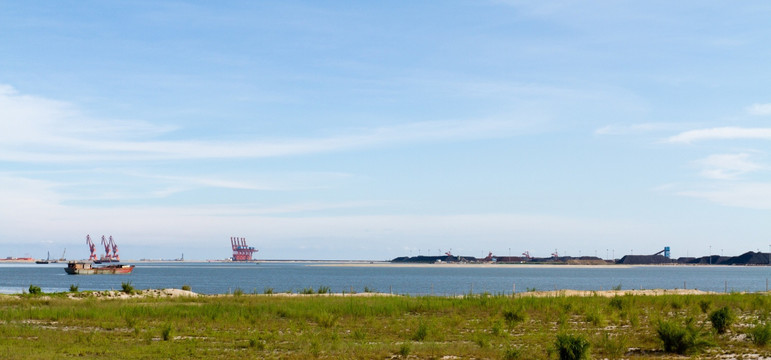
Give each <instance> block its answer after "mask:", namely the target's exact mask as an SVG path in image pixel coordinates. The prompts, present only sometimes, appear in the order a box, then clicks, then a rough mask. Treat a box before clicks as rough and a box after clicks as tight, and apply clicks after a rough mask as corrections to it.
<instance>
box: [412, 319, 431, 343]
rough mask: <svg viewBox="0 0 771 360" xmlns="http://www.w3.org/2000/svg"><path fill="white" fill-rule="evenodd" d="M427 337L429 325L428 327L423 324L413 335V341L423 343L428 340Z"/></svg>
mask: <svg viewBox="0 0 771 360" xmlns="http://www.w3.org/2000/svg"><path fill="white" fill-rule="evenodd" d="M426 336H428V325H426V323H424V322H421V323H420V324H419V325H418V328H417V329H416V330H415V333H414V334H412V340H414V341H423V340H425V339H426Z"/></svg>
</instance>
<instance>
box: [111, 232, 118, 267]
mask: <svg viewBox="0 0 771 360" xmlns="http://www.w3.org/2000/svg"><path fill="white" fill-rule="evenodd" d="M110 247H111V248H112V260H113V261H120V256H119V255H118V244H116V243H115V241H113V239H112V235H110Z"/></svg>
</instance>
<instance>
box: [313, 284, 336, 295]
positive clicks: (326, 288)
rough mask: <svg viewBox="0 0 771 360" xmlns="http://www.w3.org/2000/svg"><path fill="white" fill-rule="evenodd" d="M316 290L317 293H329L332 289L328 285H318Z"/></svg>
mask: <svg viewBox="0 0 771 360" xmlns="http://www.w3.org/2000/svg"><path fill="white" fill-rule="evenodd" d="M316 292H317V293H319V294H329V293H330V292H332V290H331V289H330V288H329V286H319V290H318V291H316Z"/></svg>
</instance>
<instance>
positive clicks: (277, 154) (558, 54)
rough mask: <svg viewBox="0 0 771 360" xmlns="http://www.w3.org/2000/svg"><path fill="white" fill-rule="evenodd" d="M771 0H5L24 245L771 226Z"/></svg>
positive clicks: (5, 228)
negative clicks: (770, 22) (102, 239)
mask: <svg viewBox="0 0 771 360" xmlns="http://www.w3.org/2000/svg"><path fill="white" fill-rule="evenodd" d="M769 17H771V5H769V4H767V3H766V2H761V1H747V2H740V3H725V2H710V1H680V2H671V1H646V2H627V1H597V2H590V3H581V2H573V1H513V0H512V1H444V2H419V1H411V2H327V1H310V2H297V1H281V2H253V1H225V2H204V1H201V2H198V1H190V2H182V1H179V2H167V1H147V2H142V1H125V2H123V1H112V2H102V1H57V2H4V3H0V198H2V199H3V201H2V206H0V256H25V255H29V256H34V257H43V256H45V252H46V251H49V250H50V251H51V252H52V253H53V254H54V255H56V256H58V254H59V252H60V251H62V250H63V249H64V248H67V254H68V257H72V258H75V257H81V258H85V257H87V256H88V254H87V248H86V245H85V236H86V234H91V236H92V237H97V238H98V237H99V236H101V235H103V234H104V235H112V236H113V237H114V238H115V239H116V241H117V242H118V244H119V245H121V252H122V256H123V257H124V258H134V259H138V258H175V257H179V255H180V254H181V253H183V252H184V253H185V257H186V258H188V259H190V258H195V259H218V258H225V257H227V256H229V255H230V251H229V238H230V237H231V236H240V237H246V238H247V240H248V242H249V243H250V244H251V245H253V246H256V247H257V248H259V249H260V253H259V257H260V258H267V259H284V258H306V259H308V258H311V259H390V258H393V257H396V256H401V255H409V254H412V255H417V254H419V253H420V254H424V255H426V254H432V255H436V254H438V253H439V251H440V249H441V251H442V252H444V251H447V250H449V249H452V251H453V253H456V254H463V255H472V256H484V255H486V254H487V251H492V252H494V253H495V254H499V255H507V254H509V253H511V254H512V255H515V254H520V253H521V252H523V251H526V250H528V251H530V253H531V254H533V255H536V256H548V255H549V254H550V253H551V252H553V251H554V250H555V249H557V250H558V251H559V252H560V254H566V255H572V256H579V255H595V254H596V255H598V256H600V257H606V255H607V254H613V253H615V254H616V256H617V257H618V256H620V255H622V254H627V253H630V252H631V253H635V254H645V253H654V252H656V251H658V250H660V249H662V248H663V247H664V246H671V247H672V255H673V256H675V257H679V256H703V255H707V253H708V252H709V250H710V249H711V250H712V252H713V253H716V254H719V253H721V252H723V253H724V254H726V255H736V254H740V253H743V252H745V251H748V250H762V251H769V246H771V245H770V244H771V240H769V239H771V221H769V219H771V171H770V169H771V167H770V166H771V158H769V149H771V146H770V145H771V87H769V86H768V84H769V83H771V67H770V66H769V65H768V59H770V58H771V47H769V46H768V39H769V38H770V37H771V28H769V27H768V22H767V19H768V18H769Z"/></svg>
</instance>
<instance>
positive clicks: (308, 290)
mask: <svg viewBox="0 0 771 360" xmlns="http://www.w3.org/2000/svg"><path fill="white" fill-rule="evenodd" d="M315 293H316V291H315V290H313V288H310V287H308V288H305V289H302V291H300V294H305V295H313V294H315Z"/></svg>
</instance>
